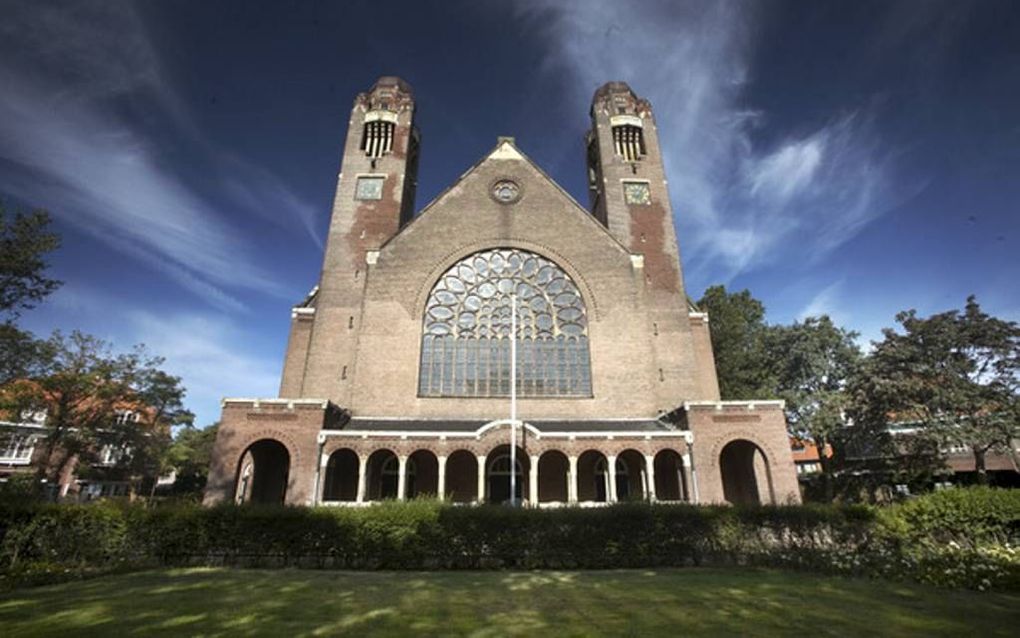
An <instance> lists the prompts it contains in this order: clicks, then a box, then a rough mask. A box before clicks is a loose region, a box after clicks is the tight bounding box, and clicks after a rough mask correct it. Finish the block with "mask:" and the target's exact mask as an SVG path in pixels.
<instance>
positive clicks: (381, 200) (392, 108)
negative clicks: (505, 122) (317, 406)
mask: <svg viewBox="0 0 1020 638" xmlns="http://www.w3.org/2000/svg"><path fill="white" fill-rule="evenodd" d="M414 109H415V103H414V94H413V92H412V90H411V87H410V85H408V84H407V83H406V82H405V81H403V80H401V79H400V78H397V77H381V78H379V79H378V80H377V81H376V83H375V84H374V85H373V86H372V88H371V89H369V90H368V91H367V92H365V93H360V94H358V96H357V97H356V98H355V100H354V107H353V108H352V109H351V117H350V120H349V122H348V128H347V139H346V141H345V143H344V150H343V157H342V160H341V165H340V173H339V175H338V176H337V186H336V195H335V197H334V200H333V211H332V216H331V219H330V227H329V237H328V239H327V244H326V251H325V258H324V260H323V266H322V274H321V275H320V278H319V284H318V286H317V287H316V289H315V290H313V292H312V294H311V295H310V296H309V298H308V299H307V300H306V301H305V302H304V303H303V304H302V305H301V306H299V307H297V308H295V309H294V311H293V312H292V320H291V336H290V341H289V343H288V346H287V356H286V359H285V363H284V371H283V380H282V383H281V387H280V395H281V396H282V397H287V398H290V397H316V398H323V399H330V400H331V401H333V402H334V403H336V404H338V405H348V404H349V399H350V388H351V381H352V380H353V368H354V355H355V351H356V349H355V345H356V341H357V335H358V330H359V324H360V320H361V305H362V298H363V294H364V286H365V272H366V266H367V265H368V263H369V261H370V260H371V259H373V257H374V255H375V251H378V250H379V248H380V247H381V246H382V245H383V244H384V243H385V242H386V241H387V240H388V239H390V238H391V237H393V236H394V235H395V234H396V233H397V232H398V231H399V230H400V228H401V227H402V226H403V225H405V224H407V223H408V222H410V221H411V218H412V217H413V215H414V195H415V189H416V186H417V178H418V156H419V148H420V136H419V134H418V130H417V128H416V127H415V125H414Z"/></svg>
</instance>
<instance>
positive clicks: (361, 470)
mask: <svg viewBox="0 0 1020 638" xmlns="http://www.w3.org/2000/svg"><path fill="white" fill-rule="evenodd" d="M367 471H368V457H367V456H362V455H361V454H359V455H358V495H357V497H356V498H355V500H356V501H357V502H358V503H364V502H365V488H366V487H367V486H366V485H365V483H366V481H365V474H366V472H367Z"/></svg>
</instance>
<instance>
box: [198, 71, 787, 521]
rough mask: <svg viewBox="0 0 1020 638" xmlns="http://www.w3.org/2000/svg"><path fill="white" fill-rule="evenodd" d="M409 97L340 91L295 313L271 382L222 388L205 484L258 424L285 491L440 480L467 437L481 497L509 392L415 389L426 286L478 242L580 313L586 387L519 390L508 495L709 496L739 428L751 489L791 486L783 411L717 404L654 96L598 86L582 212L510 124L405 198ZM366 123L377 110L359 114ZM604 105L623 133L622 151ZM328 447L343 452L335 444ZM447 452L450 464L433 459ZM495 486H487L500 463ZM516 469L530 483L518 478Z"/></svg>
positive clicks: (773, 492) (233, 482)
mask: <svg viewBox="0 0 1020 638" xmlns="http://www.w3.org/2000/svg"><path fill="white" fill-rule="evenodd" d="M415 108H416V106H415V102H414V98H413V95H412V93H411V89H410V87H409V86H407V84H406V83H404V82H402V81H400V80H398V79H395V78H382V79H380V80H379V81H378V82H377V83H376V85H375V86H373V87H372V89H371V90H370V91H369V92H367V93H364V94H361V95H359V96H358V97H357V99H356V100H355V104H354V108H353V110H352V114H351V119H350V121H349V125H348V126H349V128H348V133H347V138H346V142H345V145H344V155H343V161H342V166H341V171H340V175H339V176H338V184H337V192H336V198H335V201H334V206H333V211H332V219H331V226H330V233H329V239H328V244H327V247H326V252H325V257H324V264H323V271H322V274H321V277H320V280H319V282H318V285H317V287H316V288H315V289H314V290H313V292H312V294H311V295H309V298H308V299H307V300H306V301H305V302H304V303H302V304H301V305H300V306H298V307H296V308H295V309H294V310H293V313H292V328H291V334H290V338H289V342H288V349H287V354H286V358H285V364H284V371H283V375H282V380H281V386H280V396H281V397H282V399H280V400H276V401H261V402H257V401H254V400H227V401H225V402H224V413H223V419H222V423H221V426H220V434H219V437H220V438H219V439H218V441H217V447H216V452H215V454H214V461H213V468H212V472H211V476H210V483H209V488H208V490H207V494H206V501H207V502H210V503H212V502H219V501H223V500H227V499H233V498H237V497H238V495H239V494H240V492H239V489H240V486H241V479H242V478H243V477H242V472H244V471H246V470H245V469H244V468H242V465H244V466H245V467H247V466H252V467H253V468H255V469H254V470H253V471H254V472H255V473H256V474H257V473H258V468H257V466H258V465H259V464H260V463H263V464H264V462H262V461H259V460H258V458H256V457H257V456H258V454H255V455H252V454H250V453H249V452H248V451H249V449H250V446H251V445H252V444H253V443H255V442H257V441H260V440H266V439H272V440H276V441H278V442H279V443H281V444H282V446H283V447H282V448H277V449H286V451H287V454H286V455H281V454H277V453H276V452H273V453H272V454H270V453H269V452H266V454H267V455H269V456H272V455H275V456H273V458H276V459H281V458H283V456H286V457H287V458H288V462H289V469H288V471H287V485H286V491H285V494H286V496H285V500H286V502H288V503H319V502H323V501H330V500H337V499H333V498H332V496H336V495H340V496H338V497H337V498H338V499H339V500H353V501H355V502H358V501H364V500H366V499H371V498H373V495H374V494H393V491H394V490H396V491H397V493H396V494H394V495H395V496H397V497H400V498H403V497H406V496H409V495H412V494H411V493H412V492H414V493H436V492H439V493H440V495H441V496H446V494H444V493H443V492H444V490H443V489H442V488H443V486H444V485H447V484H449V483H450V481H455V482H458V485H461V486H462V487H463V486H467V485H468V483H469V482H470V481H469V479H470V477H468V478H465V476H462V475H460V474H464V473H467V472H469V471H470V470H468V469H467V468H468V465H469V464H468V463H467V461H466V460H465V459H467V458H468V455H470V456H473V457H474V458H475V463H476V465H475V468H474V471H475V472H476V473H477V474H478V476H477V482H476V487H475V489H474V492H475V497H474V500H484V499H485V498H496V496H495V494H496V492H493V495H492V496H487V495H488V494H489V491H490V489H489V487H490V486H489V484H488V482H489V481H490V480H493V479H492V477H491V476H490V474H489V471H490V469H491V471H492V472H500V471H501V470H500V469H499V468H498V467H493V468H490V467H489V465H490V464H492V463H494V462H495V463H496V466H499V463H500V462H499V461H495V458H496V457H497V456H499V452H498V449H499V446H500V445H505V444H507V443H508V441H509V429H508V426H507V425H506V423H505V422H503V421H502V420H503V419H505V418H506V417H507V416H508V413H509V402H508V400H507V399H506V398H505V397H503V396H499V397H496V396H431V395H423V394H422V393H421V392H420V391H419V374H420V362H421V361H422V348H423V346H422V344H423V338H422V335H423V329H424V325H425V323H426V322H425V321H424V317H425V316H426V310H427V304H428V303H429V299H430V294H431V293H432V292H433V290H434V287H435V286H436V285H437V281H439V280H440V278H441V277H442V275H443V273H444V272H446V271H447V270H448V269H450V268H451V267H453V266H455V265H456V264H458V262H461V260H464V259H465V258H468V257H470V256H471V255H474V254H476V253H479V252H480V251H486V250H492V249H518V250H520V251H526V252H527V253H530V254H534V255H537V256H540V257H541V258H543V259H546V260H548V261H549V262H552V263H554V264H555V265H556V266H557V267H558V268H559V269H560V270H561V271H562V272H563V273H565V274H566V276H567V277H569V279H570V280H571V281H572V282H573V284H574V285H575V286H576V289H577V292H578V295H579V297H580V298H581V299H582V301H583V307H584V312H585V316H586V319H585V320H586V327H585V329H586V331H587V332H586V338H587V342H586V343H587V347H588V349H589V354H590V364H589V367H590V384H591V392H590V395H586V396H565V395H563V394H557V395H555V396H541V397H534V396H527V397H522V398H520V399H519V400H518V407H517V410H518V415H519V419H520V420H521V421H522V422H523V423H525V424H527V425H526V426H525V427H524V428H523V441H522V443H521V446H520V451H519V454H518V456H519V457H520V459H522V461H521V462H522V467H524V466H526V469H522V471H523V472H524V474H526V476H522V481H523V482H524V483H525V484H526V485H527V490H526V491H524V493H523V494H522V498H524V499H525V500H528V501H534V500H535V499H536V498H537V499H538V500H543V501H550V502H552V501H555V500H556V499H555V498H553V497H552V496H550V497H549V498H542V494H543V493H546V494H548V495H559V496H562V495H563V490H564V487H563V485H562V481H560V480H559V478H558V477H560V475H563V476H564V477H565V480H566V483H567V492H568V493H567V497H568V498H567V499H566V500H567V502H572V501H585V500H590V499H588V498H586V495H587V496H592V497H593V498H594V499H595V500H604V501H609V500H614V498H616V497H618V498H622V496H621V495H620V494H618V493H617V492H621V491H622V492H626V493H627V494H628V495H630V496H631V497H633V496H635V495H640V496H641V497H645V498H653V497H655V496H656V491H657V490H656V487H661V488H662V489H661V490H660V491H663V493H667V492H668V494H669V495H670V499H671V500H672V496H673V495H676V497H677V498H681V499H683V500H695V499H697V498H698V497H699V496H700V500H702V501H722V500H724V497H725V494H724V492H725V490H724V489H723V481H722V476H721V472H722V470H724V469H725V467H723V466H725V464H723V466H721V465H720V462H719V458H718V455H719V454H722V451H721V450H722V447H721V446H725V443H726V442H727V441H728V440H730V439H734V438H742V440H746V441H749V442H751V443H753V444H754V445H755V446H756V447H757V449H759V450H760V453H759V454H757V455H756V456H754V455H752V456H753V459H752V456H747V455H746V454H744V455H742V456H741V455H736V456H734V459H736V458H737V456H739V457H740V458H741V459H743V458H744V457H745V456H747V459H746V461H747V462H746V463H744V461H739V463H744V465H747V464H748V463H751V464H756V465H753V467H755V468H756V472H757V474H761V473H766V474H767V475H768V478H763V479H761V480H757V481H754V482H755V483H756V485H758V486H762V485H765V486H770V489H764V488H763V490H759V492H760V496H761V498H760V500H771V501H785V500H789V499H793V500H796V499H797V490H796V476H795V473H794V468H793V463H792V461H791V459H790V453H789V447H788V446H787V447H782V446H779V445H777V443H776V441H778V440H780V439H782V440H785V437H786V428H785V422H784V420H783V413H782V410H781V409H780V408H779V407H777V406H774V405H766V404H762V405H760V406H753V405H749V404H741V405H739V406H735V405H725V406H724V405H723V404H719V403H717V402H718V399H719V389H718V382H717V379H716V375H715V365H714V360H713V356H712V346H711V342H710V338H709V331H708V321H709V318H708V317H707V316H706V315H705V314H703V313H700V312H697V311H696V309H694V308H693V307H692V306H691V304H690V303H689V301H688V299H687V296H686V293H685V290H684V285H683V277H682V273H681V267H680V258H679V251H678V248H677V241H676V235H675V232H674V229H673V213H672V209H671V206H670V201H669V196H668V192H667V185H666V179H665V174H664V172H663V168H662V162H661V156H660V152H659V147H658V136H657V132H656V126H655V121H654V117H653V115H652V111H651V106H650V105H649V104H648V103H647V102H646V101H644V100H641V99H640V98H638V97H637V96H636V95H634V93H633V92H632V91H631V90H630V89H629V87H627V86H626V85H625V84H622V83H610V84H607V85H605V86H604V87H602V88H601V89H599V91H598V92H596V95H595V98H594V101H593V109H592V129H591V132H590V133H589V135H588V138H587V142H588V158H589V159H588V162H589V175H590V178H591V179H590V181H591V184H590V188H591V194H592V210H591V211H588V210H586V209H584V208H582V207H581V206H580V205H579V204H578V203H577V202H576V201H575V200H573V199H572V198H571V197H570V196H569V195H568V194H567V193H566V192H565V191H563V189H561V188H560V187H559V186H558V185H556V184H555V183H554V182H552V180H550V179H549V177H548V176H547V175H545V173H543V172H542V170H541V169H540V168H539V167H538V166H536V165H535V164H534V163H533V162H531V161H530V160H529V159H528V158H527V157H526V156H525V155H524V154H523V152H522V151H521V150H520V149H519V148H517V146H516V145H515V143H514V141H513V140H512V139H511V138H500V139H499V141H498V142H497V145H496V147H495V148H494V149H493V150H492V151H491V152H490V153H489V154H488V155H487V156H486V157H484V158H483V159H482V160H481V161H479V162H478V163H477V164H476V165H475V166H473V167H472V168H470V169H469V170H468V171H467V172H466V173H465V174H464V175H463V176H462V177H461V178H460V179H459V180H458V181H457V182H456V183H455V184H453V185H452V186H451V187H449V188H448V189H447V190H445V191H444V192H443V193H441V194H440V195H439V196H438V197H437V198H436V199H435V200H434V201H433V202H431V203H430V204H428V205H427V206H425V207H424V209H422V210H421V212H420V213H418V214H417V215H415V216H413V215H412V214H411V211H412V210H413V203H414V202H413V199H414V184H415V181H416V172H417V143H418V134H417V131H416V129H415V127H414V110H415ZM621 117H622V118H623V119H620V118H621ZM376 122H384V123H385V124H383V125H381V126H382V127H383V128H382V129H378V128H372V127H374V126H376V124H375V123H376ZM621 122H625V123H626V124H627V126H628V127H629V128H627V129H626V131H627V135H629V137H627V138H626V139H627V140H629V142H628V143H629V144H631V146H629V147H627V148H626V149H623V150H621V149H622V147H621V141H620V140H621V139H624V138H622V137H621V130H623V129H619V128H618V127H619V126H621V124H620V123H621ZM378 130H383V131H385V138H386V142H385V143H386V144H387V145H389V147H388V148H389V149H390V150H388V151H387V152H385V153H384V154H382V155H379V154H378V153H374V152H373V151H372V148H373V147H372V146H371V145H372V144H373V143H374V142H371V141H369V142H366V139H367V136H369V134H370V131H378ZM373 134H374V133H373ZM366 148H367V149H368V150H366ZM633 149H637V150H633ZM633 153H639V154H637V155H634V154H633ZM366 178H368V179H373V178H374V179H381V180H382V182H381V183H382V188H381V190H380V191H378V192H377V193H376V195H377V197H378V198H375V197H365V196H364V193H361V194H360V195H359V193H360V191H359V179H366ZM506 183H510V184H511V185H512V187H513V189H514V191H513V197H512V198H508V199H506V200H501V199H500V197H498V196H497V195H496V193H495V191H494V188H495V185H497V184H506ZM635 183H636V184H639V185H643V186H638V187H637V194H636V195H634V196H627V197H625V195H624V190H623V189H624V188H625V186H626V185H628V184H635ZM628 197H629V199H628ZM512 285H516V284H512ZM469 319H470V318H469ZM560 362H561V363H560V365H561V366H563V365H566V364H563V363H562V362H563V359H560ZM457 365H466V364H462V363H461V362H459V361H458V363H457ZM522 365H523V364H522ZM571 365H575V364H571ZM576 365H582V364H576ZM453 374H457V373H456V372H454V373H453ZM288 400H290V401H288ZM685 402H686V404H687V406H688V407H687V408H684V407H683V406H685ZM697 402H702V403H697ZM703 402H716V403H712V405H713V406H717V408H718V411H720V412H721V413H722V415H724V416H732V417H734V419H733V420H730V421H728V420H726V419H719V418H716V417H717V416H719V415H717V414H716V413H715V412H714V411H713V410H716V408H712V409H711V410H710V409H708V408H706V407H705V405H706V404H705V403H703ZM694 406H696V407H694ZM731 413H733V414H731ZM737 413H739V414H737ZM665 415H672V416H671V417H670V418H666V417H665ZM736 417H739V418H736ZM748 449H750V448H748ZM338 450H349V451H351V453H346V452H344V453H340V454H337V455H334V454H333V453H334V452H335V451H338ZM458 451H461V452H462V453H460V454H456V453H457V452H458ZM494 451H496V452H494ZM692 451H693V459H692V456H691V453H692ZM419 452H420V453H419ZM557 452H558V453H560V455H557V454H556V453H557ZM586 452H590V454H585V453H586ZM667 452H668V453H667ZM416 453H419V454H417V455H416ZM246 454H247V456H246ZM260 454H261V452H260ZM546 454H548V456H543V455H546ZM713 454H714V455H715V457H713V456H712V455H713ZM269 456H266V458H269ZM479 458H481V460H482V466H481V467H482V469H481V470H480V471H479V466H478V460H479ZM543 458H544V459H545V460H544V461H543ZM331 459H332V460H331ZM448 460H449V461H450V462H451V463H453V465H455V466H456V467H457V468H458V469H457V472H456V473H458V474H459V475H458V476H456V477H454V476H452V474H451V475H450V476H447V475H446V474H444V473H443V471H442V470H443V468H446V467H447V466H446V463H447V461H448ZM731 461H732V463H738V461H736V460H733V459H731ZM739 463H738V464H739ZM506 467H507V468H509V466H506ZM657 467H658V468H659V469H660V470H662V469H663V468H666V471H667V472H668V474H669V476H668V478H669V481H666V480H665V479H664V478H663V477H662V476H661V474H662V471H660V472H659V474H660V475H659V476H656V472H655V469H656V468H657ZM750 467H752V465H747V467H745V468H744V470H747V468H750ZM437 468H438V469H437ZM542 468H548V473H550V475H551V476H553V478H551V479H550V481H553V482H556V481H559V482H558V483H556V485H553V484H552V483H549V482H543V478H542V476H541V474H542V472H541V471H539V472H538V474H537V475H535V476H532V475H531V474H532V472H535V470H541V469H542ZM674 470H675V471H674ZM564 471H565V472H566V474H564ZM741 471H743V470H741ZM748 471H752V470H748ZM586 473H587V474H586ZM437 474H442V477H440V476H438V475H437ZM757 474H756V475H757ZM340 475H342V476H343V477H345V478H344V479H343V480H340V479H338V478H337V477H338V476H340ZM614 475H615V479H613V478H612V477H614ZM448 479H449V480H448ZM245 480H247V479H245ZM352 481H357V483H358V486H357V489H355V487H354V486H352V485H350V484H349V483H350V482H352ZM394 481H395V482H396V483H395V487H394ZM493 481H494V480H493ZM790 481H792V486H793V489H792V490H791V489H790V485H791V483H790ZM667 483H668V484H667ZM425 484H428V489H425V488H422V486H423V485H425ZM244 485H248V483H247V482H245V483H244ZM542 485H545V486H546V488H542ZM492 486H493V487H492V489H495V490H496V491H497V492H498V490H499V489H501V488H499V485H498V481H494V482H493V483H492ZM533 486H536V487H538V488H539V489H538V490H537V492H536V493H534V494H531V493H530V490H531V489H532V487H533ZM245 489H248V488H245ZM482 489H484V490H485V494H482V495H481V496H480V495H479V490H482ZM423 490H424V491H423ZM543 490H544V491H543ZM460 492H462V493H463V492H464V489H460ZM730 492H731V493H732V494H735V493H736V492H734V491H733V490H732V489H731V490H730ZM274 494H275V492H274ZM331 495H332V496H331ZM240 496H242V497H244V494H240Z"/></svg>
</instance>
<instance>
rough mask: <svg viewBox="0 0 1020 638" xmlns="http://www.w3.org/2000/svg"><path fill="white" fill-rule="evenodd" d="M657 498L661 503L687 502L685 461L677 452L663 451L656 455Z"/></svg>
mask: <svg viewBox="0 0 1020 638" xmlns="http://www.w3.org/2000/svg"><path fill="white" fill-rule="evenodd" d="M654 463H655V498H656V499H657V500H660V501H685V500H690V499H689V498H688V497H687V494H688V492H687V485H686V480H685V478H684V460H683V457H681V456H680V455H679V454H678V453H677V452H676V450H661V451H660V452H659V453H658V454H656V455H655V461H654Z"/></svg>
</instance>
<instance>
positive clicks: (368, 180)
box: [354, 176, 386, 199]
mask: <svg viewBox="0 0 1020 638" xmlns="http://www.w3.org/2000/svg"><path fill="white" fill-rule="evenodd" d="M384 179H386V178H385V177H374V176H366V177H359V178H358V186H357V190H356V192H355V195H354V197H355V198H356V199H382V191H383V180H384Z"/></svg>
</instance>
